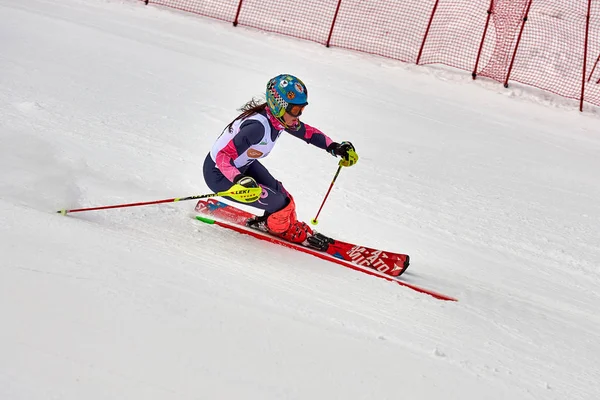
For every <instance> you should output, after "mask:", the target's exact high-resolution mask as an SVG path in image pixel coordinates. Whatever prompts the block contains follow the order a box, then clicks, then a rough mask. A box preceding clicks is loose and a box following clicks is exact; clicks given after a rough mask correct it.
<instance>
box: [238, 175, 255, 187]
mask: <svg viewBox="0 0 600 400" xmlns="http://www.w3.org/2000/svg"><path fill="white" fill-rule="evenodd" d="M233 184H234V185H235V184H238V185H242V186H243V187H245V188H256V187H258V183H256V181H255V180H254V178H252V177H251V176H245V175H242V174H239V175H238V176H236V177H235V178H234V179H233Z"/></svg>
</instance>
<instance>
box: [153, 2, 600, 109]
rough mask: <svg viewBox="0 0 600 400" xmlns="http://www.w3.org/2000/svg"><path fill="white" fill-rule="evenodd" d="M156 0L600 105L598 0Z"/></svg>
mask: <svg viewBox="0 0 600 400" xmlns="http://www.w3.org/2000/svg"><path fill="white" fill-rule="evenodd" d="M150 3H154V4H160V5H164V6H168V7H172V8H176V9H179V10H184V11H189V12H193V13H197V14H200V15H204V16H208V17H212V18H217V19H221V20H224V21H229V22H233V23H234V25H237V24H239V25H244V26H248V27H253V28H257V29H261V30H265V31H269V32H275V33H280V34H284V35H289V36H293V37H297V38H301V39H306V40H311V41H315V42H317V43H321V44H325V45H328V46H337V47H343V48H347V49H351V50H357V51H361V52H365V53H371V54H377V55H380V56H384V57H389V58H393V59H398V60H402V61H405V62H411V63H418V64H444V65H448V66H451V67H455V68H459V69H462V70H465V71H468V72H470V73H473V75H474V77H475V76H478V77H488V78H491V79H494V80H497V81H499V82H502V83H508V82H509V81H517V82H520V83H523V84H526V85H530V86H534V87H537V88H540V89H542V90H545V91H549V92H552V93H555V94H558V95H560V96H563V97H567V98H571V99H577V100H580V99H581V97H582V94H583V96H584V100H585V101H587V102H590V103H592V104H596V105H599V106H600V0H418V1H417V0H303V1H291V0H279V1H271V0H150ZM588 13H589V16H590V18H589V24H588V18H587V16H588ZM586 32H587V33H586ZM586 37H587V40H586ZM584 59H585V68H584ZM584 82H585V84H584Z"/></svg>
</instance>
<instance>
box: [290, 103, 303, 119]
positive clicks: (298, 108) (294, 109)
mask: <svg viewBox="0 0 600 400" xmlns="http://www.w3.org/2000/svg"><path fill="white" fill-rule="evenodd" d="M307 105H308V103H306V104H288V105H287V107H286V108H285V112H287V113H288V114H290V115H291V116H292V117H299V116H301V115H302V111H303V110H304V107H306V106H307Z"/></svg>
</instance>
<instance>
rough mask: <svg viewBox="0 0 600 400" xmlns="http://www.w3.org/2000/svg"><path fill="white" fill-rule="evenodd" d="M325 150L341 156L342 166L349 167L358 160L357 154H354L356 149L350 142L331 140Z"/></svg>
mask: <svg viewBox="0 0 600 400" xmlns="http://www.w3.org/2000/svg"><path fill="white" fill-rule="evenodd" d="M327 152H329V153H330V154H332V155H334V156H339V157H342V159H341V160H340V165H341V166H343V167H351V166H353V165H354V164H356V163H357V162H358V154H356V150H355V149H354V146H353V145H352V143H350V142H342V143H336V142H333V143H331V144H330V145H329V146H327Z"/></svg>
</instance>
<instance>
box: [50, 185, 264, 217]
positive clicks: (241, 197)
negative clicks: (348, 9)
mask: <svg viewBox="0 0 600 400" xmlns="http://www.w3.org/2000/svg"><path fill="white" fill-rule="evenodd" d="M261 193H262V188H261V187H257V188H247V187H244V186H242V185H238V184H236V185H233V186H232V187H231V188H229V190H226V191H224V192H219V193H209V194H200V195H196V196H187V197H175V198H173V199H164V200H154V201H146V202H143V203H128V204H115V205H112V206H101V207H90V208H76V209H73V210H66V209H65V210H58V211H57V213H59V214H62V215H67V214H68V213H74V212H81V211H95V210H108V209H110V208H123V207H138V206H147V205H150V204H162V203H174V202H177V201H185V200H194V199H205V198H207V197H217V196H219V197H229V198H232V199H234V200H237V201H241V202H243V203H252V202H254V201H256V200H258V198H259V197H260V194H261Z"/></svg>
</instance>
